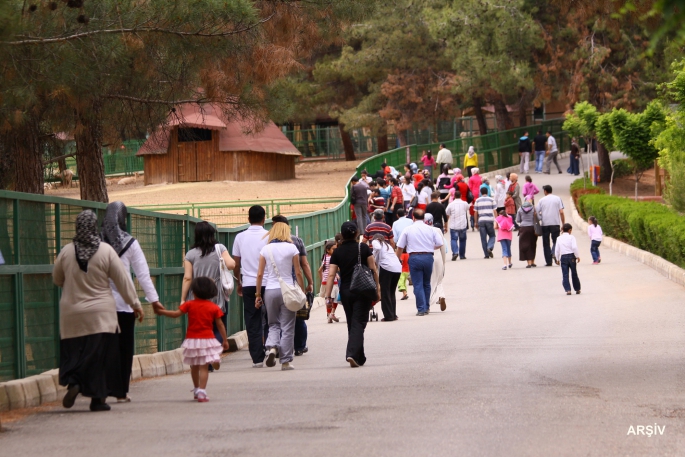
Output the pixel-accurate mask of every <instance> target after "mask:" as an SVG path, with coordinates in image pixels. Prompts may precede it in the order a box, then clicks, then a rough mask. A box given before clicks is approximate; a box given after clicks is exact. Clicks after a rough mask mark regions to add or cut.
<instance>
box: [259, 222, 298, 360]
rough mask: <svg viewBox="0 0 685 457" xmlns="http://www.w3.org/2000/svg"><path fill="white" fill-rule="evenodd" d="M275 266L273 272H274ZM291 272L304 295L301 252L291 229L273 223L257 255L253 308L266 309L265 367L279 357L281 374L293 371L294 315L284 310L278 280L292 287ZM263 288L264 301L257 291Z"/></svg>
mask: <svg viewBox="0 0 685 457" xmlns="http://www.w3.org/2000/svg"><path fill="white" fill-rule="evenodd" d="M274 265H275V268H274ZM293 269H294V270H295V275H296V277H297V285H299V286H300V288H301V289H302V291H303V292H304V280H303V279H302V269H301V268H300V251H298V250H297V247H295V245H294V244H293V242H292V238H291V236H290V227H289V226H288V225H287V224H285V223H283V222H276V223H275V224H274V225H273V226H272V227H271V230H269V242H268V244H267V245H266V246H264V247H263V248H262V250H261V251H260V253H259V269H258V270H257V293H256V294H255V295H256V300H255V306H256V307H257V308H260V307H262V305H264V306H266V316H267V319H268V324H269V336H268V338H267V339H266V343H265V344H264V346H265V347H266V359H265V363H266V366H267V367H273V366H274V365H276V356H277V355H278V356H279V360H280V362H281V370H292V369H294V368H295V367H294V366H293V364H292V361H293V356H294V353H295V317H296V315H297V313H296V312H295V311H290V310H289V309H288V308H286V306H285V303H284V302H283V295H282V294H281V284H280V282H279V277H280V279H282V280H283V281H284V282H285V283H286V284H288V285H289V286H294V285H295V283H294V281H293V274H292V272H293ZM262 284H264V286H265V289H266V290H265V291H264V298H262V297H261V293H260V291H261V290H262Z"/></svg>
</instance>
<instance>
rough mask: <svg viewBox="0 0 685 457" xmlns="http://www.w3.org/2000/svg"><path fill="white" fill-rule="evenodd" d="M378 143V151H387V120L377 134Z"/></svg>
mask: <svg viewBox="0 0 685 457" xmlns="http://www.w3.org/2000/svg"><path fill="white" fill-rule="evenodd" d="M376 144H377V145H378V153H379V154H381V153H383V152H385V151H387V150H388V149H389V148H388V127H387V124H386V123H385V122H383V126H382V127H381V128H380V129H379V130H378V133H377V134H376Z"/></svg>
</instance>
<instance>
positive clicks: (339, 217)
mask: <svg viewBox="0 0 685 457" xmlns="http://www.w3.org/2000/svg"><path fill="white" fill-rule="evenodd" d="M533 128H535V127H531V129H533ZM542 128H543V129H549V130H551V131H552V132H554V133H555V136H556V138H557V143H558V145H559V150H561V151H564V150H567V149H568V148H569V146H570V144H569V138H568V137H567V135H566V134H565V133H564V132H561V121H552V122H547V123H545V124H543V126H542ZM523 130H525V128H521V129H514V130H510V131H506V132H498V133H496V134H490V135H485V136H483V137H474V138H466V139H464V140H456V141H454V142H452V143H450V142H448V144H447V147H448V148H451V150H452V152H453V153H454V154H455V155H456V158H457V163H459V161H460V160H463V153H464V151H465V150H466V149H468V146H469V145H474V146H475V147H476V150H477V151H478V153H479V156H480V159H481V161H482V162H481V163H482V164H483V165H481V168H484V170H492V169H495V168H501V167H506V166H508V165H512V164H514V163H515V162H517V161H518V154H516V146H517V145H518V141H517V139H518V136H520V134H521V133H522V131H523ZM531 133H532V132H531ZM486 137H487V138H486ZM435 146H437V145H412V146H407V147H406V148H404V147H403V148H399V149H395V150H392V151H388V152H386V153H383V154H380V155H377V156H374V157H372V158H370V159H368V160H366V161H364V162H362V163H361V164H360V165H359V166H358V167H357V170H358V171H361V170H362V169H369V170H374V171H375V170H376V169H378V168H379V167H380V164H381V163H382V162H387V163H389V164H391V165H394V166H396V167H400V166H401V165H402V164H404V163H406V162H407V157H409V159H410V161H417V160H418V158H419V154H420V152H421V151H422V150H423V149H428V148H429V147H435ZM332 200H334V199H332ZM294 202H296V201H291V203H294ZM337 202H338V203H337V204H336V205H335V206H332V207H331V208H329V209H323V210H319V211H315V212H311V213H307V214H302V215H295V216H289V219H290V225H291V229H292V231H293V233H294V234H298V235H299V236H300V237H302V238H303V240H304V242H305V245H306V246H307V250H308V260H309V263H310V265H311V269H312V273H313V275H314V283H315V284H317V285H318V284H319V283H320V279H319V278H318V277H316V276H317V269H318V265H319V262H320V260H321V257H322V254H323V247H324V245H325V242H326V241H327V240H330V239H332V238H333V237H334V236H335V234H336V233H337V232H338V230H339V227H340V225H341V224H342V223H343V222H344V221H346V220H349V218H350V206H349V180H348V183H347V185H346V186H345V197H344V198H343V199H342V201H340V199H337ZM253 203H254V202H240V203H239V204H234V205H233V206H234V208H242V209H241V217H243V218H244V217H245V214H246V211H247V208H249V206H250V205H251V204H253ZM259 203H260V204H265V203H268V202H263V201H262V202H259ZM319 203H321V202H319ZM331 204H332V203H331ZM270 205H271V206H270V211H271V212H272V213H275V212H285V211H284V205H287V202H280V201H273V202H271V204H270ZM274 205H275V206H274ZM278 205H280V207H279V206H278ZM267 206H269V205H267ZM293 206H294V205H293ZM105 207H106V205H105V204H102V203H95V202H87V201H82V200H72V199H66V198H59V197H47V196H43V195H33V194H24V193H18V192H9V191H0V251H1V252H2V255H3V257H4V259H5V261H6V264H5V265H0V381H6V380H10V379H15V378H22V377H26V376H31V375H34V374H37V373H41V372H43V371H46V370H49V369H52V368H54V367H56V366H58V360H59V297H60V290H59V289H58V288H57V287H56V286H54V285H53V283H52V267H53V264H54V260H55V257H56V256H57V254H58V252H59V251H60V249H61V248H62V247H63V246H65V245H66V244H68V243H69V242H70V241H71V239H72V238H73V236H74V224H75V221H76V216H77V215H78V214H79V213H80V212H81V211H82V210H83V209H91V210H93V211H95V212H96V213H97V214H98V217H99V218H102V217H103V216H104V209H105ZM155 209H157V210H161V209H162V208H161V207H156V208H155ZM204 209H205V208H202V207H201V205H199V206H198V207H197V209H194V208H193V207H192V205H191V208H190V212H189V208H188V207H187V206H186V207H185V208H183V209H182V211H183V212H185V214H164V213H160V212H157V211H148V210H144V209H139V208H131V209H130V211H129V220H128V228H129V230H130V232H131V234H132V235H133V236H134V237H136V238H137V239H138V241H139V242H140V244H141V246H142V248H143V251H144V252H145V255H146V257H147V260H148V264H149V265H150V274H151V276H152V279H153V282H154V284H155V286H156V288H157V290H158V292H159V295H160V301H161V302H162V303H164V305H165V306H166V307H167V308H168V309H177V307H178V304H179V302H180V291H181V282H182V279H183V259H184V256H185V252H187V250H188V249H189V247H190V245H191V242H192V238H193V233H194V229H195V224H196V223H198V222H200V217H202V218H204V217H208V213H203V212H202V211H203V210H204ZM207 209H209V208H207ZM196 210H197V211H196ZM270 214H271V213H270ZM210 216H211V215H210ZM245 228H246V226H245V225H243V226H238V227H231V228H219V229H218V232H219V234H218V235H219V241H220V242H221V243H223V244H224V245H226V246H227V247H228V249H229V251H232V248H233V241H234V240H235V236H236V235H237V234H238V233H239V232H241V231H242V230H244V229H245ZM136 287H137V289H138V293H139V296H140V297H141V299H143V297H144V294H143V292H142V290H141V289H140V287H139V286H138V284H137V283H136ZM143 306H144V309H145V314H146V318H145V320H144V322H143V323H142V324H140V325H137V326H136V352H137V353H138V354H145V353H154V352H157V351H164V350H169V349H175V348H177V347H179V345H180V344H181V342H182V340H183V337H184V334H185V328H186V322H185V320H183V319H179V320H171V319H166V318H159V317H157V316H155V315H154V313H153V311H152V309H151V306H150V305H149V304H147V303H145V304H144V305H143ZM227 314H228V329H227V330H228V332H229V334H231V333H235V332H238V331H240V330H242V329H243V328H244V322H243V305H242V300H241V299H240V297H238V296H237V294H236V293H234V294H233V296H231V298H230V301H229V307H228V313H227Z"/></svg>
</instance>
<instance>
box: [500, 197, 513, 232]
mask: <svg viewBox="0 0 685 457" xmlns="http://www.w3.org/2000/svg"><path fill="white" fill-rule="evenodd" d="M504 212H505V213H506V214H507V215H508V216H509V217H510V218H511V220H512V221H513V222H514V228H516V227H517V224H516V202H515V201H514V193H513V192H507V198H506V199H505V200H504ZM497 214H499V213H497Z"/></svg>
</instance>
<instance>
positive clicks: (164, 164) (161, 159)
mask: <svg viewBox="0 0 685 457" xmlns="http://www.w3.org/2000/svg"><path fill="white" fill-rule="evenodd" d="M177 132H178V129H177V128H173V129H172V130H171V133H170V136H169V137H170V140H169V149H168V150H167V153H166V154H149V155H145V156H143V157H144V159H143V160H144V170H145V185H146V186H147V185H149V184H162V183H169V184H171V183H176V182H178V135H177Z"/></svg>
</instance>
